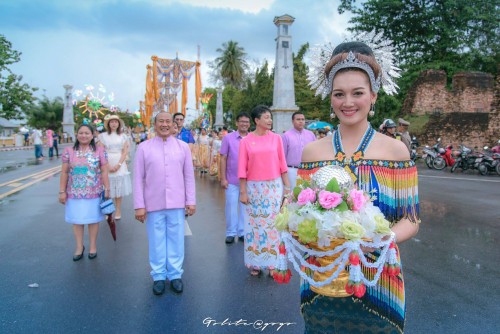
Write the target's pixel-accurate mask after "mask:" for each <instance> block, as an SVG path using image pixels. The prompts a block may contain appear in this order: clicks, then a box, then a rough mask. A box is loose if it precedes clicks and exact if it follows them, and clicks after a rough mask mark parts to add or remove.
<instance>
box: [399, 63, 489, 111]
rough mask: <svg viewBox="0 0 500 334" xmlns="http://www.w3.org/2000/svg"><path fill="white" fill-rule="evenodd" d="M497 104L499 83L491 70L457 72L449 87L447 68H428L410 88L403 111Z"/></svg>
mask: <svg viewBox="0 0 500 334" xmlns="http://www.w3.org/2000/svg"><path fill="white" fill-rule="evenodd" d="M494 104H495V83H494V80H493V76H492V75H491V74H489V73H482V72H467V73H457V74H455V75H454V76H453V79H452V88H451V90H449V89H448V88H447V87H446V72H444V71H441V70H427V71H424V72H422V73H421V74H420V76H419V78H418V79H417V80H416V81H415V83H414V84H413V87H412V88H411V89H410V91H409V92H408V96H407V97H406V99H405V101H404V104H403V113H404V114H412V115H424V114H433V113H452V112H462V113H474V112H490V111H491V110H492V107H493V105H494Z"/></svg>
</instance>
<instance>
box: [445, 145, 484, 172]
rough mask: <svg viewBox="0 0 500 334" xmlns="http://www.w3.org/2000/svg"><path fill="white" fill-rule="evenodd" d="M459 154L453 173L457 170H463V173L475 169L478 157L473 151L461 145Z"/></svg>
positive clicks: (452, 169) (452, 168)
mask: <svg viewBox="0 0 500 334" xmlns="http://www.w3.org/2000/svg"><path fill="white" fill-rule="evenodd" d="M459 147H460V150H459V152H460V153H459V154H458V156H457V157H456V159H455V163H454V164H453V166H452V167H451V170H450V171H451V172H452V173H453V172H455V170H456V169H457V168H461V169H462V171H465V170H468V169H473V168H474V165H475V163H476V159H477V158H478V155H477V154H475V153H473V151H472V149H470V148H468V147H466V146H465V145H459Z"/></svg>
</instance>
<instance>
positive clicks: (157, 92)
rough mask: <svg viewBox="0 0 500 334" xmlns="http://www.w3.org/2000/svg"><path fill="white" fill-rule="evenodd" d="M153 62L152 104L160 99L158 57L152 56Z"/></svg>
mask: <svg viewBox="0 0 500 334" xmlns="http://www.w3.org/2000/svg"><path fill="white" fill-rule="evenodd" d="M151 59H152V60H153V91H154V102H156V101H158V99H159V98H160V90H159V89H158V72H157V68H158V57H157V56H152V57H151Z"/></svg>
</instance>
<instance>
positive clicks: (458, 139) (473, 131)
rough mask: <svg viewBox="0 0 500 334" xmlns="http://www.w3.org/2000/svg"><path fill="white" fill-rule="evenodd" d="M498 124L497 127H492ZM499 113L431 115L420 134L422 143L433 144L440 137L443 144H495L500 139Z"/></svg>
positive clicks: (479, 145)
mask: <svg viewBox="0 0 500 334" xmlns="http://www.w3.org/2000/svg"><path fill="white" fill-rule="evenodd" d="M492 125H495V126H496V129H495V128H493V127H492ZM498 129H500V117H499V115H498V113H479V112H477V113H446V114H444V113H443V114H441V115H431V116H430V119H429V123H427V125H426V128H425V131H424V132H423V133H422V134H421V135H419V136H418V140H419V142H420V144H421V145H429V146H432V145H434V144H435V143H436V141H437V139H438V138H441V143H442V144H443V145H448V144H451V145H453V146H454V147H458V145H459V144H464V145H465V146H467V147H476V146H477V147H479V148H482V147H483V146H489V147H492V146H494V145H493V144H494V143H495V142H497V141H498V140H499V139H500V133H499V130H498Z"/></svg>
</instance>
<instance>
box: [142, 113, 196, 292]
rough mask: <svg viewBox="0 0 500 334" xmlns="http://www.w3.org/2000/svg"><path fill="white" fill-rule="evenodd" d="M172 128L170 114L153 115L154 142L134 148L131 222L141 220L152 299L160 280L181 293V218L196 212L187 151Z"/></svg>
mask: <svg viewBox="0 0 500 334" xmlns="http://www.w3.org/2000/svg"><path fill="white" fill-rule="evenodd" d="M172 124H173V120H172V115H171V114H169V113H166V112H160V113H159V114H158V115H156V117H155V121H154V128H155V132H156V137H154V138H153V139H149V140H146V141H145V142H143V143H141V144H140V145H139V147H138V148H137V152H136V156H135V162H134V209H135V218H136V219H137V220H139V221H140V222H141V223H144V221H146V228H147V233H148V240H149V264H150V265H151V276H152V278H153V281H154V283H153V293H154V294H155V295H161V294H163V292H164V291H165V279H168V280H169V281H170V287H171V288H172V290H174V291H175V292H177V293H181V292H182V290H183V284H182V279H181V276H182V273H183V269H182V264H183V262H184V216H185V214H187V215H189V216H191V215H193V214H194V213H195V211H196V206H195V205H196V197H195V184H194V171H193V161H192V159H191V151H190V149H189V146H188V144H186V143H185V142H183V141H181V140H178V139H176V138H175V137H174V136H173V135H172V130H171V127H172Z"/></svg>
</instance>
